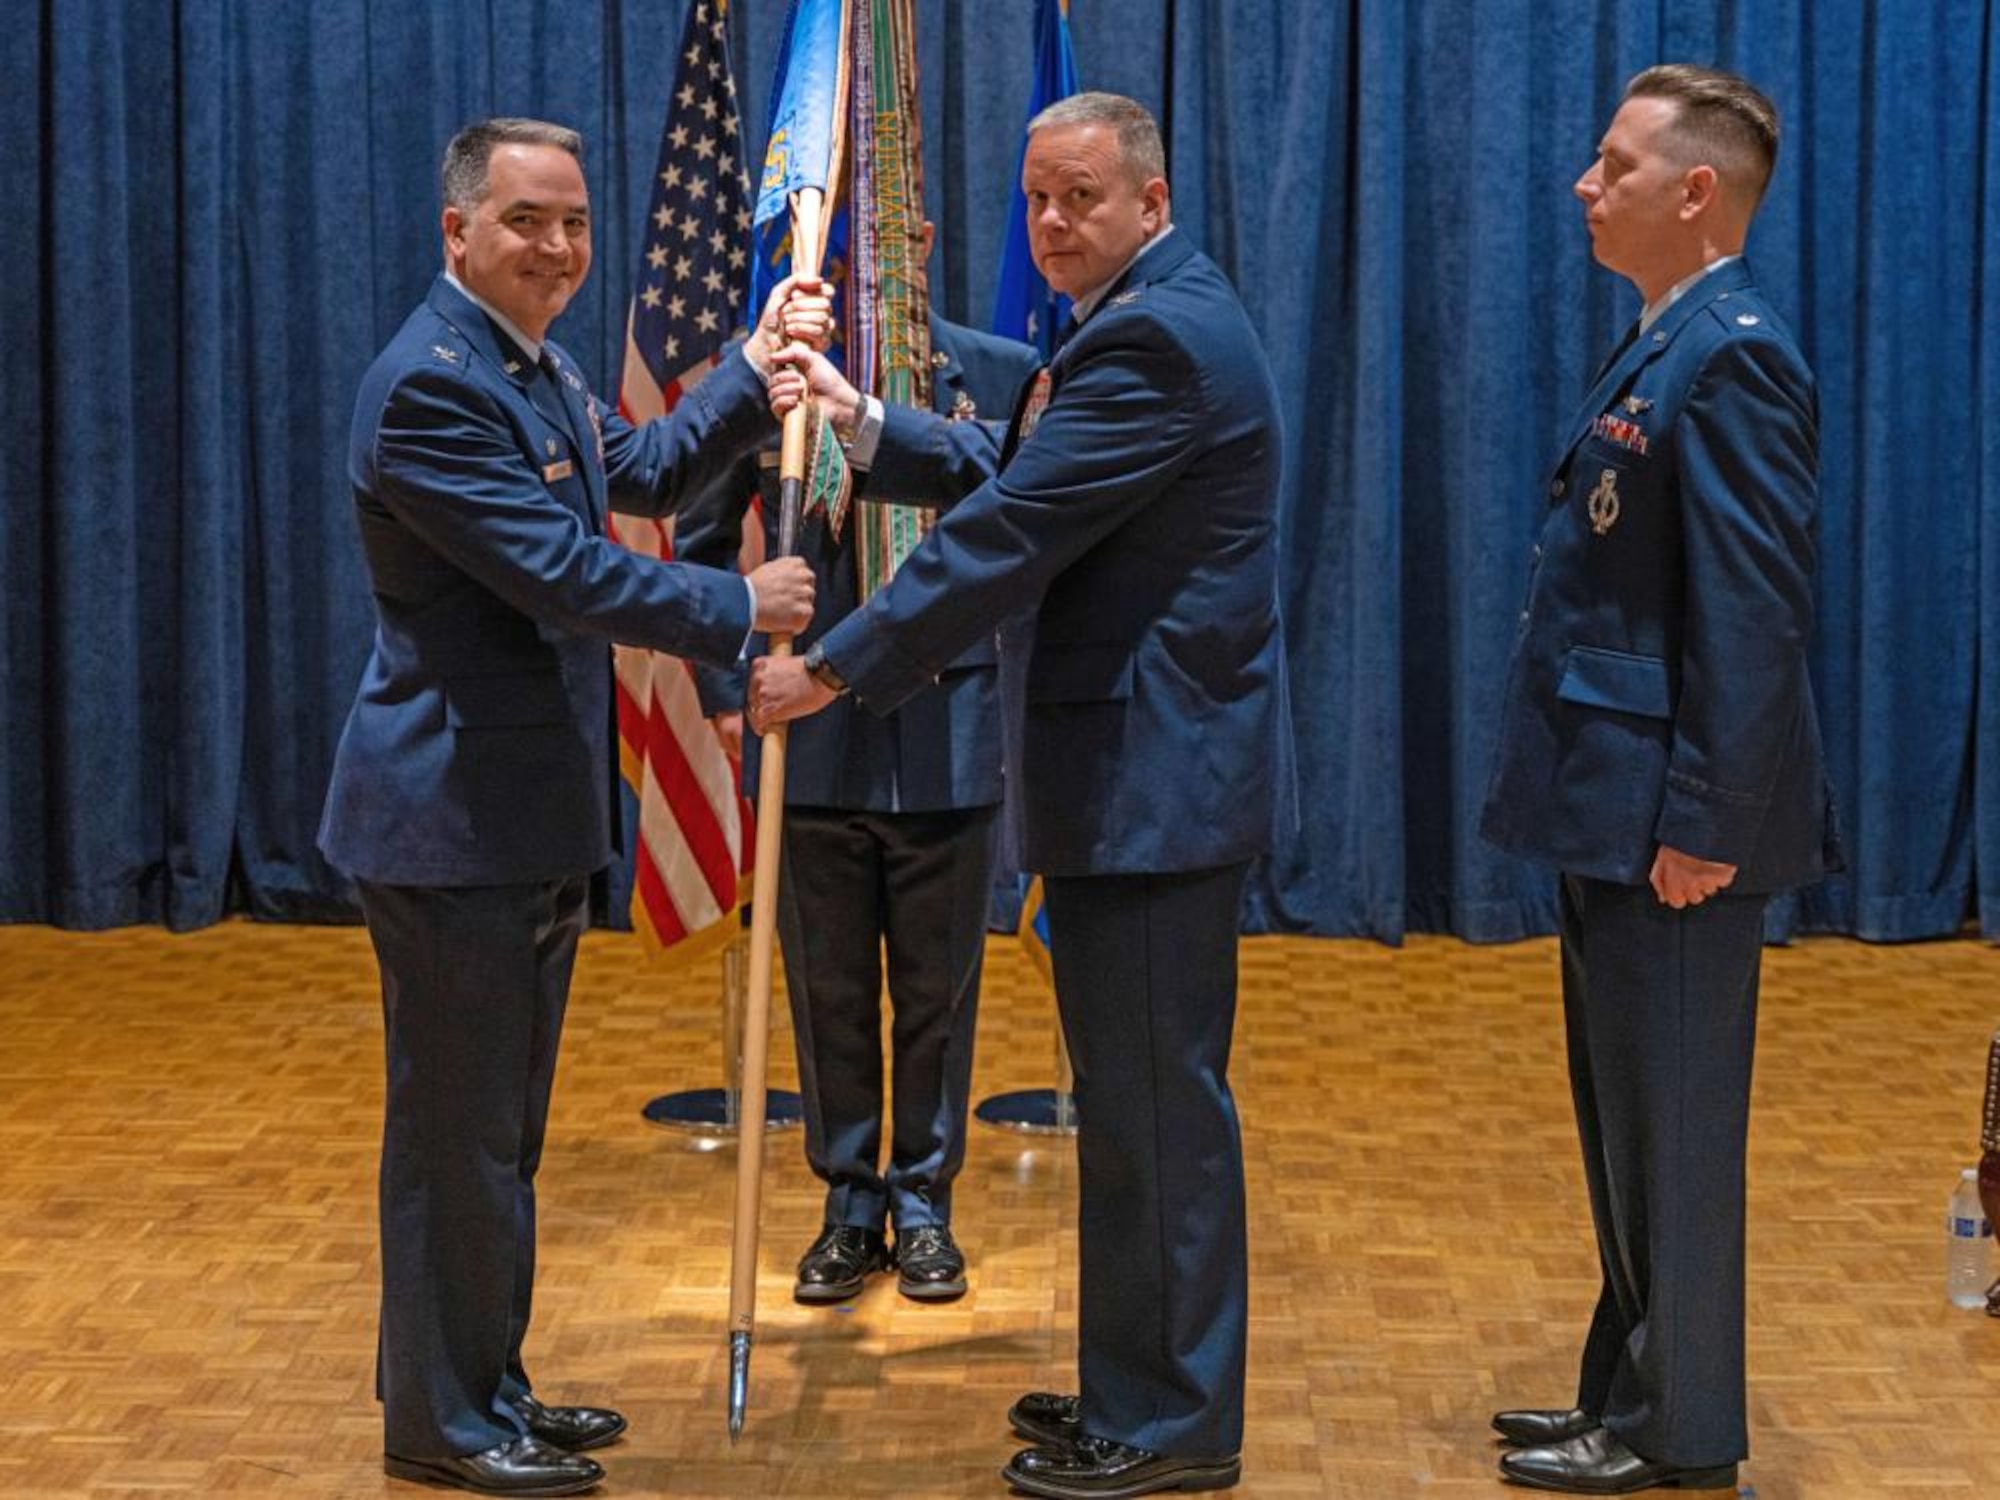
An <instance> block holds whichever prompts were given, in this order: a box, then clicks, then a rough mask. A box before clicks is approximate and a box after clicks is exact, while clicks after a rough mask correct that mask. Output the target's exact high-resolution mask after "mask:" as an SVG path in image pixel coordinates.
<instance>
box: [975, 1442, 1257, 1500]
mask: <svg viewBox="0 0 2000 1500" xmlns="http://www.w3.org/2000/svg"><path fill="white" fill-rule="evenodd" d="M1242 1475H1243V1462H1242V1460H1241V1459H1240V1458H1238V1457H1237V1456H1236V1455H1235V1454H1231V1455H1230V1456H1229V1457H1227V1458H1181V1457H1178V1456H1176V1455H1173V1454H1168V1453H1149V1452H1147V1451H1146V1450H1145V1449H1144V1448H1128V1447H1126V1446H1125V1445H1124V1444H1123V1443H1114V1442H1111V1441H1110V1440H1109V1439H1107V1438H1096V1437H1080V1438H1078V1439H1077V1440H1076V1441H1075V1442H1074V1443H1062V1444H1053V1445H1050V1446H1048V1447H1042V1448H1024V1449H1022V1450H1021V1451H1020V1452H1019V1453H1016V1454H1015V1455H1014V1460H1013V1462H1012V1463H1010V1464H1008V1465H1007V1467H1006V1468H1004V1469H1002V1470H1001V1471H1000V1477H1001V1478H1002V1479H1004V1480H1006V1481H1007V1482H1008V1483H1009V1484H1011V1485H1013V1486H1014V1488H1015V1489H1017V1490H1023V1491H1025V1492H1027V1493H1028V1494H1030V1495H1044V1496H1047V1497H1049V1500H1107V1497H1109V1500H1117V1497H1122V1496H1126V1495H1155V1494H1158V1493H1160V1492H1161V1491H1162V1490H1179V1491H1182V1492H1184V1493H1185V1492H1187V1491H1191V1490H1226V1489H1228V1488H1229V1487H1230V1486H1231V1485H1233V1484H1235V1483H1236V1481H1237V1480H1238V1479H1240V1478H1241V1477H1242Z"/></svg>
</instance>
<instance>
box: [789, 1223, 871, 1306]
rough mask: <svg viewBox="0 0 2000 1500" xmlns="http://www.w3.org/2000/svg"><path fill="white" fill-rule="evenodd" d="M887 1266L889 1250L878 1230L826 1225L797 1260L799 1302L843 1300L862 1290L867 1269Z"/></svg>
mask: <svg viewBox="0 0 2000 1500" xmlns="http://www.w3.org/2000/svg"><path fill="white" fill-rule="evenodd" d="M888 1269H889V1250H888V1247H887V1246H886V1245H884V1244H883V1242H882V1231H881V1230H879V1229H862V1228H860V1227H858V1226H856V1225H853V1224H829V1225H827V1226H826V1228H825V1229H823V1230H821V1231H820V1236H819V1238H818V1239H816V1240H814V1241H813V1242H812V1249H810V1250H808V1251H806V1253H805V1254H804V1256H802V1257H801V1258H800V1260H799V1281H798V1285H797V1286H795V1287H793V1288H792V1297H793V1299H794V1300H796V1301H799V1302H845V1301H846V1300H847V1299H848V1298H849V1297H852V1296H853V1295H854V1294H855V1293H856V1292H858V1291H860V1290H861V1284H862V1283H863V1282H865V1281H866V1280H867V1279H868V1273H869V1272H870V1271H886V1270H888Z"/></svg>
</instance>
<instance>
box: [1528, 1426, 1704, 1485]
mask: <svg viewBox="0 0 2000 1500" xmlns="http://www.w3.org/2000/svg"><path fill="white" fill-rule="evenodd" d="M1500 1474H1501V1477H1503V1478H1505V1479H1510V1480H1512V1481H1513V1482H1514V1483H1515V1484H1525V1485H1527V1486H1529V1487H1530V1488H1531V1489H1538V1490H1560V1491H1561V1492H1562V1493H1563V1494H1565V1495H1629V1494H1631V1493H1632V1492H1633V1491H1634V1490H1651V1489H1662V1490H1720V1489H1734V1488H1736V1465H1735V1464H1718V1465H1716V1466H1715V1467H1714V1468H1709V1469H1682V1468H1677V1467H1675V1466H1674V1465H1673V1464H1663V1463H1655V1462H1654V1461H1653V1460H1652V1459H1650V1458H1641V1457H1640V1456H1639V1455H1638V1454H1636V1453H1634V1452H1633V1451H1632V1450H1631V1449H1630V1448H1628V1447H1626V1446H1625V1445H1624V1444H1623V1443H1622V1442H1620V1441H1619V1440H1618V1439H1617V1438H1616V1437H1614V1436H1612V1434H1611V1433H1609V1432H1608V1431H1606V1430H1605V1429H1604V1428H1602V1427H1598V1428H1594V1429H1592V1430H1591V1431H1589V1432H1586V1433H1585V1434H1584V1435H1583V1436H1582V1437H1575V1438H1571V1439H1570V1440H1569V1441H1568V1442H1566V1443H1556V1444H1554V1445H1552V1446H1550V1447H1546V1448H1517V1449H1516V1450H1515V1451H1514V1452H1512V1453H1503V1454H1501V1455H1500Z"/></svg>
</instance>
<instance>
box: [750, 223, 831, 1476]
mask: <svg viewBox="0 0 2000 1500" xmlns="http://www.w3.org/2000/svg"><path fill="white" fill-rule="evenodd" d="M824 205H825V198H824V195H823V194H822V193H821V192H820V191H819V190H818V189H815V188H807V189H804V190H802V191H801V192H798V193H796V194H794V195H793V197H792V269H793V273H794V274H795V275H801V276H814V277H816V276H818V275H819V263H820V255H821V252H822V249H823V246H822V245H821V240H820V236H821V228H820V216H821V210H822V209H823V207H824ZM811 419H812V404H811V402H810V401H801V402H800V403H799V404H798V405H797V406H795V407H793V408H792V409H791V410H790V411H789V412H787V413H785V429H784V446H783V447H782V448H781V449H780V451H779V467H778V482H779V490H778V556H780V557H790V556H791V555H792V554H794V553H795V552H797V551H798V534H799V514H800V511H801V510H802V508H803V505H804V498H805V480H806V424H807V422H808V421H810V420H811ZM769 654H770V655H772V656H790V655H791V654H792V638H791V637H790V636H789V635H776V634H774V635H773V636H772V637H771V644H770V652H769ZM786 729H787V726H786V725H783V724H774V725H772V726H771V727H770V728H769V729H767V730H765V731H764V737H763V747H762V752H761V753H762V756H763V760H762V764H761V765H760V766H759V768H758V775H757V866H756V877H755V884H754V885H753V886H752V888H751V895H750V985H749V988H750V994H749V1000H748V1003H747V1004H746V1005H745V1006H744V1009H743V1083H742V1094H741V1098H740V1102H739V1106H738V1113H737V1127H736V1221H735V1229H734V1235H733V1239H732V1243H731V1246H730V1262H729V1440H730V1441H731V1442H732V1443H733V1442H735V1441H736V1439H737V1438H738V1437H740V1436H741V1435H742V1432H743V1413H744V1408H745V1406H746V1405H747V1404H748V1401H749V1394H750V1338H751V1334H752V1333H753V1332H754V1331H755V1330H756V1326H757V1232H758V1227H759V1226H758V1209H759V1205H760V1203H761V1200H762V1195H763V1190H764V1087H765V1076H764V1075H765V1071H766V1058H767V1055H768V1053H769V1051H770V1041H771V966H772V954H773V950H774V948H775V947H776V938H777V930H778V864H779V857H780V850H781V848H782V844H781V840H782V837H783V834H784V827H785V737H786Z"/></svg>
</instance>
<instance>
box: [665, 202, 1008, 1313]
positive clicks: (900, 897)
mask: <svg viewBox="0 0 2000 1500" xmlns="http://www.w3.org/2000/svg"><path fill="white" fill-rule="evenodd" d="M924 228H925V241H924V246H925V249H926V250H928V248H929V230H930V226H929V225H928V224H926V225H925V226H924ZM930 346H931V350H932V355H931V405H932V408H933V409H934V410H935V411H937V412H938V413H940V414H941V415H942V416H943V417H944V418H945V419H946V420H948V421H950V422H952V423H953V424H964V427H963V430H962V432H961V433H960V436H961V437H963V438H966V439H968V440H970V441H973V442H976V443H980V444H983V445H985V446H986V447H988V448H990V449H991V450H992V451H994V452H996V453H997V451H998V449H999V445H1000V439H1001V435H1002V431H1001V426H1000V421H999V420H998V419H1000V418H1003V417H1004V416H1005V414H1006V413H1007V412H1009V411H1011V410H1012V409H1013V401H1014V397H1015V394H1016V393H1017V392H1018V391H1019V390H1020V389H1021V387H1022V386H1023V385H1024V384H1025V383H1026V382H1027V380H1028V379H1029V377H1030V376H1032V375H1033V373H1034V371H1035V368H1036V359H1035V354H1034V351H1033V350H1031V349H1029V348H1028V347H1027V346H1026V345H1024V344H1019V343H1015V342H1014V341H1012V340H1010V339H1003V338H998V337H996V336H994V335H992V334H984V333H978V332H975V331H974V330H972V329H970V328H963V327H960V326H959V325H958V324H955V323H948V322H946V321H945V320H943V319H942V318H935V317H934V318H932V319H931V320H930ZM776 457H777V454H776V451H775V450H766V452H764V453H762V454H759V455H758V456H757V458H758V461H746V462H744V463H743V464H740V465H739V466H738V467H737V470H736V471H735V472H734V474H732V476H731V478H730V480H729V481H728V482H725V483H723V484H719V485H715V486H712V487H711V488H710V489H709V490H708V491H707V493H706V494H704V495H703V496H702V497H701V499H700V500H698V501H697V502H695V503H694V504H692V505H690V506H689V507H688V509H687V511H686V512H685V514H683V515H682V516H681V518H680V520H679V522H678V523H677V525H676V527H675V532H674V550H675V555H676V556H678V557H681V558H683V559H685V560H686V561H689V562H698V563H710V564H714V565H717V566H723V565H726V564H727V563H728V562H729V561H730V559H732V558H733V557H735V555H736V552H737V547H738V541H739V537H740V534H741V527H742V520H743V514H744V511H745V508H746V504H747V501H748V499H749V497H750V496H751V495H752V494H753V493H756V492H757V491H758V490H759V489H760V488H761V489H762V491H763V506H762V514H763V524H764V527H765V533H766V550H767V552H769V551H774V550H775V545H776V536H777V518H778V504H777V491H776V468H775V460H776ZM760 481H761V483H760ZM868 488H869V485H868V479H867V476H866V475H865V474H862V475H861V476H860V478H859V481H858V490H859V491H860V493H859V494H858V495H857V502H865V499H866V494H867V491H868ZM856 534H857V527H856V522H855V518H854V517H853V516H851V515H850V516H849V517H848V518H847V520H846V524H845V526H844V527H843V529H842V532H841V534H840V535H839V536H835V535H834V531H833V527H832V526H831V524H829V522H828V520H827V519H826V518H825V517H820V518H816V519H814V520H812V521H810V522H809V523H808V524H807V525H806V526H805V527H804V528H802V531H801V536H800V542H799V545H800V551H801V554H802V555H803V556H804V557H805V558H806V559H807V560H808V561H809V562H810V563H811V564H812V567H813V572H814V576H815V578H816V580H817V583H818V592H817V605H816V608H815V611H814V619H813V623H812V624H811V625H809V626H808V627H807V628H806V630H805V631H804V632H803V633H801V635H800V636H799V638H798V640H797V642H796V643H795V644H797V645H798V646H799V647H800V648H801V649H808V648H810V647H811V645H812V644H813V643H814V642H815V641H816V640H817V639H818V638H819V636H820V635H821V634H823V633H824V631H825V630H826V629H827V627H829V626H830V625H832V624H834V623H836V622H838V621H839V620H841V619H842V618H844V617H845V616H846V615H848V614H849V613H850V612H852V611H853V609H854V608H855V607H856V605H857V604H858V603H859V601H860V587H859V571H858V560H857V556H856V545H855V543H856ZM753 649H754V648H753ZM696 677H697V685H698V687H699V690H700V692H701V695H702V706H703V708H704V710H705V711H707V712H708V713H709V714H710V715H711V716H713V717H715V718H716V719H717V720H718V727H719V728H720V729H721V730H722V732H723V734H724V735H725V737H728V736H731V735H734V734H740V733H741V719H742V708H743V692H744V686H745V674H744V673H743V672H742V671H741V670H726V671H725V670H717V669H712V668H708V669H703V670H701V671H699V672H698V673H697V674H696ZM997 679H998V673H997V669H996V657H995V651H994V640H993V637H992V636H991V635H990V634H989V635H987V636H984V637H982V638H981V639H979V640H977V641H974V642H973V643H972V644H971V645H970V646H968V647H967V648H966V649H965V650H964V651H963V652H962V653H960V655H959V656H958V657H957V658H956V659H955V660H954V661H952V662H951V663H950V665H949V666H948V667H947V668H946V669H945V671H944V672H943V673H942V674H940V677H939V680H938V682H937V683H936V684H935V685H934V686H931V687H928V688H926V689H924V690H923V691H922V692H919V693H917V694H916V695H915V696H914V697H912V698H911V699H910V700H909V701H908V702H907V703H905V704H903V705H902V706H901V707H900V708H898V709H897V710H896V711H895V712H894V713H892V714H889V715H887V716H878V715H875V714H871V713H868V712H866V711H864V710H861V709H858V708H857V707H856V706H855V705H854V704H853V703H852V702H851V701H847V702H843V703H840V704H836V705H835V706H834V707H833V708H832V709H830V710H829V711H828V712H826V713H824V714H821V715H819V716H817V717H816V718H813V719H811V720H809V721H807V722H804V723H801V724H800V725H798V726H797V728H795V729H794V730H793V731H792V732H791V735H790V737H789V740H788V743H787V747H786V760H785V773H786V774H785V826H784V850H783V869H782V872H781V874H780V877H779V883H778V933H779V938H780V941H781V942H782V944H783V947H784V954H785V988H786V992H787V994H788V995H789V997H790V1000H791V1008H792V1028H793V1035H794V1039H795V1041H796V1044H797V1048H798V1058H799V1089H800V1094H801V1097H802V1100H803V1102H804V1105H805V1125H806V1132H805V1134H806V1140H805V1146H806V1160H807V1161H808V1163H810V1165H811V1167H812V1169H813V1172H814V1174H815V1175H816V1176H818V1177H819V1178H820V1180H821V1181H823V1182H824V1183H826V1185H827V1192H826V1208H825V1219H824V1225H823V1227H822V1229H821V1231H820V1233H819V1235H818V1237H817V1238H816V1239H815V1240H814V1241H813V1243H812V1245H811V1246H810V1247H809V1248H808V1249H807V1250H806V1252H805V1255H804V1256H803V1257H802V1258H801V1260H800V1262H799V1267H798V1279H797V1285H796V1287H795V1289H794V1295H795V1296H796V1297H797V1299H798V1300H799V1301H801V1302H809V1303H825V1302H838V1301H842V1300H844V1299H846V1298H848V1297H852V1296H853V1295H854V1294H855V1293H856V1292H858V1291H860V1289H861V1287H862V1285H863V1283H864V1282H865V1280H866V1278H867V1277H868V1275H869V1273H870V1272H872V1271H876V1270H882V1269H887V1268H890V1267H892V1266H893V1268H894V1269H895V1271H896V1273H897V1285H898V1288H899V1289H900V1290H901V1291H902V1293H903V1294H904V1295H905V1296H908V1297H911V1298H914V1299H916V1300H919V1301H947V1300H950V1299H952V1298H955V1297H959V1296H962V1295H963V1294H964V1292H965V1289H966V1278H965V1260H964V1256H963V1253H962V1252H961V1251H960V1249H959V1246H958V1244H957V1241H956V1240H955V1238H954V1237H953V1235H952V1230H951V1187H952V1180H953V1179H954V1178H955V1177H956V1176H957V1175H958V1171H959V1168H960V1166H961V1164H962V1163H963V1161H964V1158H965V1131H966V1115H967V1102H968V1094H969V1092H970V1089H971V1085H972V1052H973V1031H974V1025H975V1022H976V1019H977V1013H978V999H979V972H980V963H981V960H982V958H983V957H984V954H985V933H986V916H987V909H988V900H989V894H990V888H991V878H992V875H991V872H992V865H993V843H994V824H995V815H996V812H997V810H998V804H999V802H1000V800H1001V790H1002V775H1001V722H1000V701H999V691H998V686H997ZM743 775H744V781H745V784H746V785H748V786H750V787H752V788H754V787H755V786H756V785H757V748H756V744H755V742H754V741H753V742H752V743H751V744H750V745H749V746H748V747H747V753H746V755H745V757H744V768H743ZM885 956H886V966H887V976H888V981H889V998H890V1004H891V1008H892V1010H893V1013H894V1019H893V1023H892V1030H891V1041H890V1070H891V1082H892V1084H893V1088H892V1094H893V1098H894V1111H893V1117H892V1119H891V1121H890V1131H889V1159H888V1164H887V1168H886V1170H885V1169H884V1166H883V1163H882V1144H883V1143H882V1124H883V1121H882V1115H883V1102H882V1085H883V1066H882V1018H881V992H882V980H883V973H884V960H885ZM885 1223H893V1224H894V1226H895V1231H896V1238H895V1244H894V1246H893V1248H892V1247H890V1246H889V1245H888V1243H887V1242H886V1240H885V1238H884V1234H883V1226H884V1224H885Z"/></svg>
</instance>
